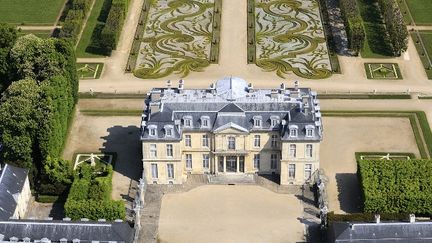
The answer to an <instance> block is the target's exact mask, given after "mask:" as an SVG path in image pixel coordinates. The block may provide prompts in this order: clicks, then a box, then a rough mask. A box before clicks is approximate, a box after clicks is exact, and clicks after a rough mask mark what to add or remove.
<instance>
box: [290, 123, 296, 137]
mask: <svg viewBox="0 0 432 243" xmlns="http://www.w3.org/2000/svg"><path fill="white" fill-rule="evenodd" d="M289 135H290V137H297V135H298V127H297V126H296V125H292V126H290V127H289Z"/></svg>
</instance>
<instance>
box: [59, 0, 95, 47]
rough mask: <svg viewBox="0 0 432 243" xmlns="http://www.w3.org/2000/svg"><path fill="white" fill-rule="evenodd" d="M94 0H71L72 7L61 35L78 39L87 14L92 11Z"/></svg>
mask: <svg viewBox="0 0 432 243" xmlns="http://www.w3.org/2000/svg"><path fill="white" fill-rule="evenodd" d="M91 2H92V0H71V2H70V9H69V11H68V12H67V15H66V18H65V21H64V23H63V26H62V28H61V30H60V33H59V37H60V38H67V39H71V40H72V41H73V43H76V42H77V41H78V36H79V34H80V32H81V30H82V28H83V25H84V20H85V17H86V15H87V14H88V13H89V11H90V6H91Z"/></svg>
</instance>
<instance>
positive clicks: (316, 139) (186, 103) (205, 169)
mask: <svg viewBox="0 0 432 243" xmlns="http://www.w3.org/2000/svg"><path fill="white" fill-rule="evenodd" d="M145 105H146V109H145V111H144V114H143V115H142V122H141V141H142V151H143V165H144V171H145V176H146V180H147V182H148V183H159V184H169V183H170V184H181V183H183V182H184V181H185V180H186V179H187V175H188V174H205V173H207V174H214V175H219V174H230V173H231V174H242V173H246V174H256V173H258V174H272V173H273V174H278V175H280V183H281V184H285V185H287V184H303V183H304V182H306V181H308V180H309V179H310V178H311V176H312V174H313V172H314V171H315V170H317V169H318V168H319V145H320V141H321V140H322V132H323V129H322V122H321V113H320V106H319V101H318V100H317V98H316V93H315V92H312V91H311V90H310V89H309V88H298V87H292V88H287V87H285V85H284V84H281V85H280V86H279V87H277V88H275V89H254V87H253V85H252V84H248V83H247V82H246V81H244V80H242V79H239V78H225V79H222V80H219V81H217V82H216V83H215V84H212V85H211V86H210V87H209V88H208V89H185V88H184V83H183V82H180V83H179V86H178V87H175V88H172V87H167V88H154V89H153V90H152V91H151V92H150V95H149V96H148V98H147V99H146V101H145Z"/></svg>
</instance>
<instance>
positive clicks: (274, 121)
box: [270, 116, 279, 127]
mask: <svg viewBox="0 0 432 243" xmlns="http://www.w3.org/2000/svg"><path fill="white" fill-rule="evenodd" d="M270 120H271V126H272V127H276V126H277V125H279V117H277V116H272V117H270Z"/></svg>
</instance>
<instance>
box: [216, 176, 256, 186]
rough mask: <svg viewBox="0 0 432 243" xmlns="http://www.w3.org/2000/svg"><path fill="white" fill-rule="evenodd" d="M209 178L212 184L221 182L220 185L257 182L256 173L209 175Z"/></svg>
mask: <svg viewBox="0 0 432 243" xmlns="http://www.w3.org/2000/svg"><path fill="white" fill-rule="evenodd" d="M208 178H209V183H210V184H219V185H238V184H241V185H244V184H256V180H255V175H254V174H232V175H230V174H225V175H209V176H208Z"/></svg>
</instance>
